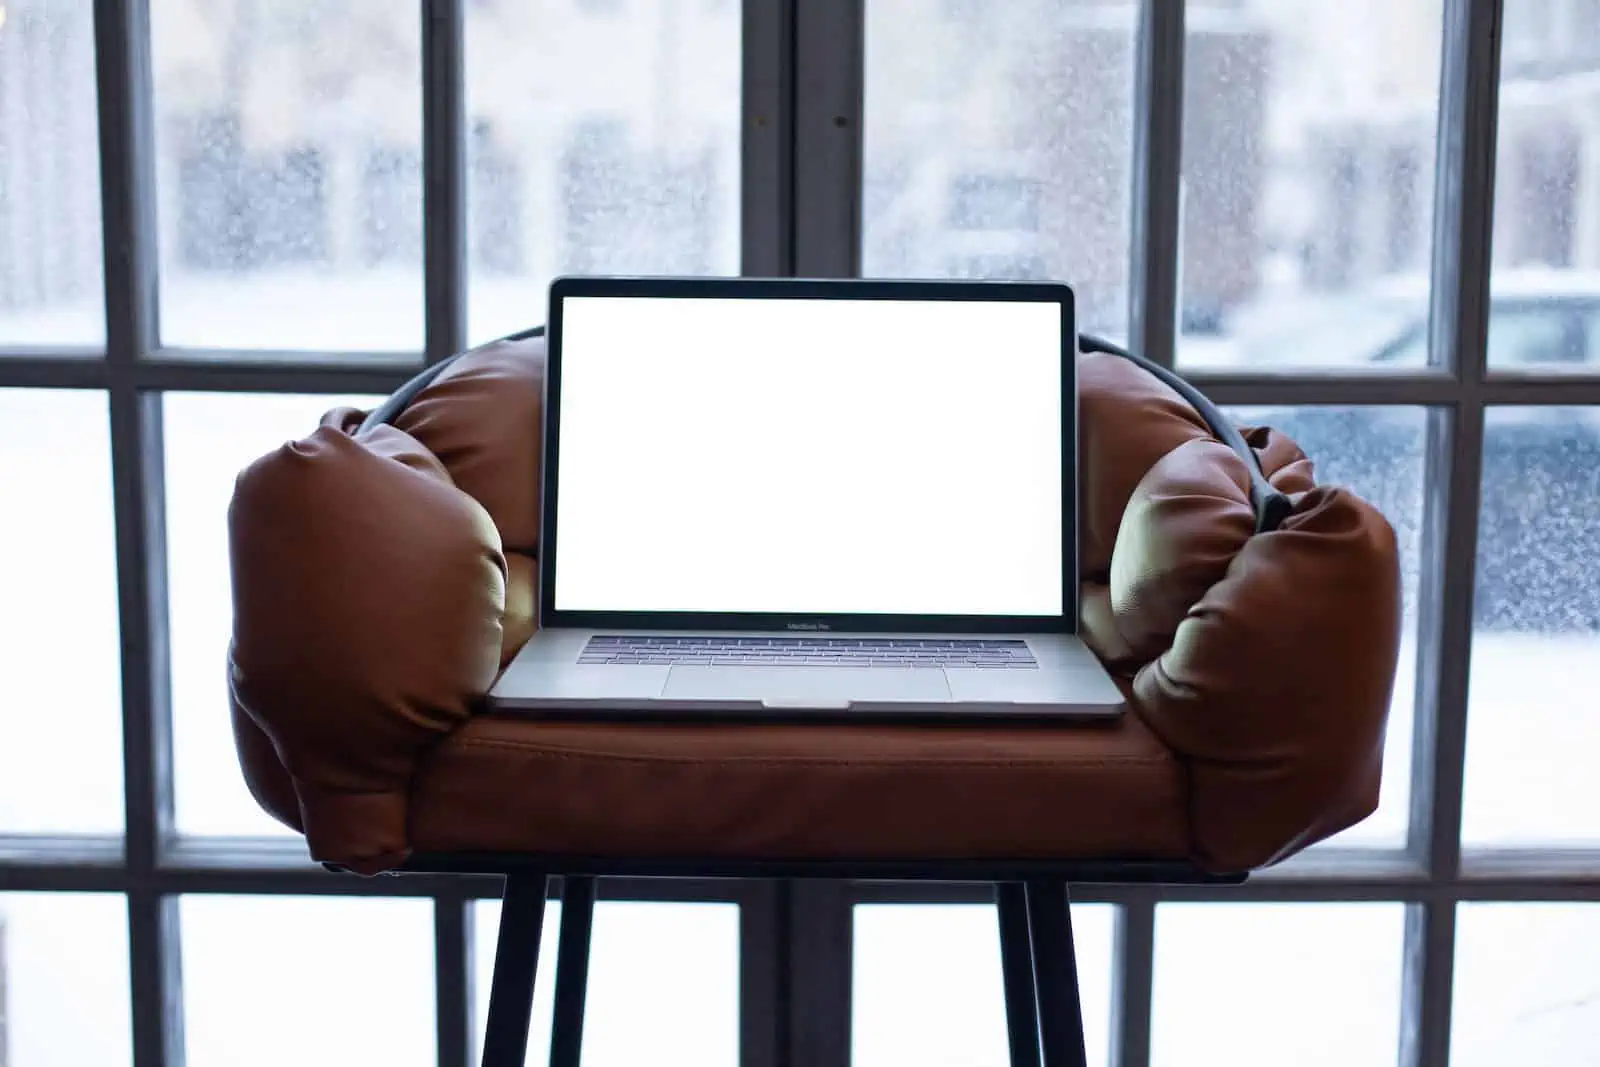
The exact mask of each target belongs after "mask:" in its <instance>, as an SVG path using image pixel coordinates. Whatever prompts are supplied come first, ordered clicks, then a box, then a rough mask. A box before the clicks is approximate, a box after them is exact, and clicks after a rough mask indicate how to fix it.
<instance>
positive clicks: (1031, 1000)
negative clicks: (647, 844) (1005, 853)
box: [405, 854, 1246, 1067]
mask: <svg viewBox="0 0 1600 1067" xmlns="http://www.w3.org/2000/svg"><path fill="white" fill-rule="evenodd" d="M405 870H406V871H407V872H411V873H430V874H499V875H504V876H505V891H504V896H503V903H502V907H501V912H500V931H499V939H498V941H497V943H496V947H495V957H494V979H493V982H492V984H491V986H490V989H489V1021H488V1026H487V1029H486V1030H485V1032H484V1037H483V1055H482V1060H481V1062H482V1067H522V1064H523V1062H524V1058H525V1057H526V1055H527V1047H528V1030H529V1026H530V1023H531V1020H532V1014H533V990H534V978H535V976H536V975H537V973H538V969H539V953H540V950H541V945H540V941H541V935H542V934H543V930H544V909H545V900H546V898H547V896H548V895H549V890H550V885H551V881H552V879H554V878H558V877H559V878H561V879H562V893H561V901H562V906H561V927H560V933H559V942H558V945H557V948H556V974H555V1007H554V1016H553V1021H552V1024H551V1034H550V1067H579V1060H580V1058H581V1053H582V1048H583V1017H584V1003H585V999H586V993H587V987H588V980H589V942H590V933H591V929H592V926H593V922H594V906H595V899H596V896H597V888H598V881H599V879H600V878H602V877H607V876H611V877H627V878H639V877H658V878H690V877H693V878H825V879H850V880H864V881H886V882H896V881H933V882H966V883H971V882H989V883H992V884H993V885H994V887H995V903H996V905H997V911H998V914H999V926H1000V962H1001V977H1002V981H1003V984H1004V994H1005V1006H1006V1030H1007V1036H1008V1039H1009V1043H1010V1050H1011V1064H1012V1067H1088V1061H1087V1052H1086V1050H1085V1045H1084V1034H1083V1008H1082V1005H1081V1003H1080V1000H1079V995H1078V965H1077V952H1076V948H1075V945H1074V942H1073V936H1072V915H1071V910H1070V908H1069V904H1070V902H1071V895H1070V892H1069V886H1071V885H1085V884H1089V885H1095V884H1130V883H1134V884H1166V885H1194V884H1212V885H1215V884H1238V883H1240V882H1243V881H1244V880H1245V877H1246V876H1245V875H1218V874H1208V873H1206V872H1204V871H1202V870H1200V869H1198V868H1196V867H1193V866H1190V865H1189V864H1186V863H1182V862H1178V861H1151V860H1126V861H1123V860H1105V861H1079V862H1061V863H1050V862H1042V861H1023V862H1012V863H996V862H977V861H971V862H957V863H952V862H948V861H946V862H930V863H913V862H907V861H895V862H871V861H867V862H860V863H850V862H844V861H832V860H828V861H809V862H805V861H800V862H793V863H785V862H755V861H750V862H728V861H721V862H718V861H706V862H695V861H688V860H657V861H651V860H638V861H619V860H588V859H582V858H574V857H544V856H533V855H528V856H523V855H493V854H491V855H453V854H452V855H433V856H416V857H413V859H412V860H411V862H410V863H408V864H407V865H406V868H405Z"/></svg>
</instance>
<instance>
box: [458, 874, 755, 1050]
mask: <svg viewBox="0 0 1600 1067" xmlns="http://www.w3.org/2000/svg"><path fill="white" fill-rule="evenodd" d="M474 909H475V912H474V915H473V928H474V937H475V943H474V946H473V948H474V953H473V960H474V963H475V965H476V968H477V970H476V973H475V975H474V976H473V977H474V985H473V988H474V989H475V991H476V997H475V1004H474V1010H475V1011H476V1018H477V1030H476V1033H477V1035H478V1040H479V1042H480V1044H481V1042H482V1038H483V1031H484V1026H485V1025H486V1024H487V1022H488V1018H489V988H490V985H491V983H492V982H493V977H494V950H495V940H496V935H497V933H498V926H499V923H500V902H499V901H496V900H490V901H483V902H481V903H478V904H476V905H474ZM560 921H561V905H560V904H559V903H551V904H550V905H549V906H547V907H546V908H545V915H544V935H543V939H542V942H541V946H540V951H539V974H538V976H537V978H535V980H534V982H535V984H534V993H533V1027H532V1029H531V1032H530V1033H529V1036H528V1054H527V1058H526V1062H527V1063H528V1065H529V1067H537V1065H542V1064H545V1063H548V1062H549V1060H550V1019H551V1014H552V1010H553V1008H554V1004H555V988H554V984H555V973H556V968H555V961H556V943H557V938H556V935H557V932H558V931H559V929H560ZM589 951H590V958H589V986H588V989H589V993H588V998H587V1003H586V1005H585V1010H584V1019H583V1063H584V1067H633V1065H635V1064H641V1063H692V1064H695V1065H696V1067H736V1065H737V1064H738V1062H739V908H738V905H735V904H657V903H634V902H627V901H601V902H600V903H599V904H598V905H596V906H595V912H594V939H593V942H592V943H591V945H590V950H589ZM473 1058H474V1060H476V1058H477V1057H476V1055H474V1057H473Z"/></svg>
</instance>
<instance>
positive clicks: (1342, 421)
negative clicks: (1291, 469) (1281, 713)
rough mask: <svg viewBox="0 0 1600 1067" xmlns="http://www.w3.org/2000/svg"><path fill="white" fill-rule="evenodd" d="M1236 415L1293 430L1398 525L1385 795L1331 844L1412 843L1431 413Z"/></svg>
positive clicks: (1241, 411)
mask: <svg viewBox="0 0 1600 1067" xmlns="http://www.w3.org/2000/svg"><path fill="white" fill-rule="evenodd" d="M1229 415H1230V417H1232V418H1233V419H1234V420H1235V421H1236V422H1239V423H1241V424H1244V425H1250V426H1272V427H1275V428H1276V429H1279V430H1282V431H1283V432H1284V433H1286V434H1288V435H1289V436H1290V437H1292V438H1293V439H1294V440H1295V442H1296V443H1297V444H1299V445H1300V447H1301V448H1302V449H1304V450H1305V453H1306V455H1308V456H1310V457H1311V460H1312V462H1313V463H1314V464H1315V466H1316V472H1317V481H1318V482H1319V483H1322V484H1325V485H1345V486H1349V487H1350V488H1351V489H1352V490H1354V491H1355V492H1356V493H1358V494H1360V495H1361V496H1362V498H1364V499H1365V500H1367V501H1368V502H1369V503H1371V504H1372V505H1373V506H1374V507H1376V508H1377V509H1378V510H1379V511H1380V512H1382V513H1383V515H1384V516H1385V517H1386V518H1387V519H1388V520H1389V522H1390V523H1391V524H1392V525H1393V526H1394V528H1395V535H1396V538H1397V539H1398V541H1399V545H1400V580H1401V587H1400V588H1401V596H1402V598H1403V605H1404V616H1403V622H1402V629H1401V641H1400V660H1399V665H1398V670H1397V673H1396V678H1395V685H1394V698H1393V700H1392V701H1391V703H1390V706H1389V732H1388V738H1387V740H1386V742H1385V744H1384V752H1383V795H1382V798H1381V800H1380V802H1379V805H1378V810H1377V811H1376V812H1375V813H1374V814H1373V815H1372V816H1370V817H1369V818H1367V819H1366V820H1365V821H1363V822H1361V823H1358V824H1357V825H1356V826H1353V827H1351V828H1350V829H1349V830H1346V831H1345V832H1344V833H1342V834H1339V835H1338V836H1337V837H1334V838H1332V839H1330V840H1329V841H1328V842H1327V844H1328V845H1333V846H1337V847H1348V846H1351V845H1360V846H1386V847H1398V846H1399V845H1401V844H1403V843H1404V842H1405V836H1406V826H1407V816H1408V814H1409V810H1410V803H1411V738H1412V725H1413V722H1414V719H1413V714H1412V709H1413V705H1414V704H1415V698H1416V668H1417V596H1418V579H1419V574H1420V566H1421V551H1422V512H1423V493H1422V488H1423V484H1424V477H1425V462H1424V448H1425V442H1426V436H1427V412H1426V411H1425V410H1424V409H1422V408H1412V407H1297V408H1264V407H1263V408H1234V409H1231V410H1230V411H1229Z"/></svg>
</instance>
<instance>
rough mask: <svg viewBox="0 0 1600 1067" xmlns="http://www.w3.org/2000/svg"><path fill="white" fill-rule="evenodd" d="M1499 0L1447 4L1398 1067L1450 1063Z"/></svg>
mask: <svg viewBox="0 0 1600 1067" xmlns="http://www.w3.org/2000/svg"><path fill="white" fill-rule="evenodd" d="M1501 16H1502V4H1501V0H1448V2H1446V4H1445V8H1444V35H1443V47H1444V52H1443V57H1442V60H1443V61H1442V63H1441V82H1440V94H1439V95H1440V103H1439V156H1438V169H1437V173H1436V180H1435V216H1434V240H1433V278H1432V280H1433V285H1432V295H1431V301H1430V307H1429V351H1430V354H1431V355H1433V356H1435V357H1442V359H1441V360H1440V361H1441V362H1446V363H1447V364H1448V365H1449V366H1450V367H1451V368H1452V370H1453V372H1454V379H1455V384H1456V403H1455V404H1454V405H1453V407H1452V408H1451V409H1450V410H1448V411H1435V412H1434V413H1432V415H1431V417H1430V426H1429V431H1428V455H1427V462H1428V464H1429V465H1428V468H1427V470H1428V473H1429V474H1430V475H1435V476H1434V477H1433V478H1432V479H1430V484H1428V485H1427V487H1426V494H1425V498H1426V500H1425V502H1426V512H1425V518H1424V530H1423V546H1422V558H1423V559H1424V561H1427V562H1426V563H1425V568H1424V572H1423V575H1422V587H1421V603H1420V604H1419V611H1420V617H1419V638H1420V644H1421V647H1420V650H1419V655H1420V660H1419V663H1418V669H1417V691H1416V707H1417V726H1416V731H1417V733H1416V744H1415V746H1414V751H1415V752H1416V754H1417V755H1416V758H1415V761H1414V767H1413V790H1412V809H1411V824H1410V825H1411V838H1410V842H1409V844H1410V847H1411V849H1412V851H1413V854H1415V855H1417V856H1418V857H1419V858H1421V859H1423V860H1425V862H1426V866H1427V870H1428V877H1429V879H1430V882H1431V883H1432V884H1433V885H1434V886H1435V887H1439V888H1444V889H1447V890H1449V891H1448V892H1445V893H1442V894H1437V895H1433V896H1431V897H1429V898H1428V899H1427V900H1426V901H1425V902H1424V903H1423V904H1421V905H1420V906H1413V907H1411V908H1409V909H1408V910H1407V918H1406V944H1405V978H1404V983H1405V985H1404V991H1403V994H1402V996H1403V1001H1402V1003H1403V1010H1402V1031H1401V1058H1400V1062H1401V1064H1402V1067H1431V1065H1434V1064H1444V1063H1446V1062H1447V1061H1448V1059H1449V1055H1450V1030H1451V1010H1452V1001H1453V995H1454V994H1453V987H1454V982H1453V979H1454V964H1455V942H1456V938H1455V933H1456V901H1457V897H1458V895H1459V888H1460V867H1461V824H1462V819H1461V812H1462V804H1463V797H1464V783H1465V763H1466V740H1467V707H1468V700H1469V685H1470V679H1471V655H1472V630H1473V601H1474V593H1475V588H1474V586H1475V571H1476V565H1477V548H1478V518H1479V504H1480V499H1481V495H1482V485H1481V477H1482V469H1483V441H1484V394H1485V379H1486V377H1487V341H1488V328H1489V324H1488V305H1489V271H1490V264H1491V258H1492V244H1493V236H1494V179H1495V153H1496V149H1497V127H1498V114H1497V111H1498V105H1499V91H1500V25H1501Z"/></svg>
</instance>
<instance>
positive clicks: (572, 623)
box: [539, 276, 1078, 634]
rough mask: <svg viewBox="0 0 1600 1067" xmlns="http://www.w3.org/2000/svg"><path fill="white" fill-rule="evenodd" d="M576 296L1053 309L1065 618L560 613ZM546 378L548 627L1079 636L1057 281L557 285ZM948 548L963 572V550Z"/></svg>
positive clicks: (572, 279)
mask: <svg viewBox="0 0 1600 1067" xmlns="http://www.w3.org/2000/svg"><path fill="white" fill-rule="evenodd" d="M574 297H643V298H650V297H655V298H663V297H664V298H684V299H695V298H700V299H749V300H761V299H783V300H901V301H978V302H985V303H993V302H996V301H1009V302H1016V303H1051V304H1057V305H1058V306H1059V307H1060V309H1061V394H1062V395H1061V422H1062V426H1061V430H1062V432H1061V450H1062V455H1061V507H1062V516H1061V522H1062V526H1061V529H1062V538H1061V540H1062V568H1061V576H1062V585H1063V588H1062V591H1061V604H1062V611H1061V613H1060V614H1052V615H919V614H898V613H895V614H874V615H866V614H857V613H841V614H816V613H804V614H799V613H786V612H702V611H684V612H660V611H579V610H572V609H565V610H560V609H557V608H556V564H557V560H558V558H559V552H560V545H559V543H558V537H557V533H556V508H557V499H558V494H559V492H560V489H559V484H558V483H559V470H560V426H561V404H560V397H561V358H562V351H561V349H562V306H563V303H564V301H566V300H567V299H569V298H574ZM547 333H548V336H547V338H546V352H547V354H546V364H545V377H544V419H543V421H544V427H543V430H544V441H543V444H544V461H543V463H541V464H540V469H541V478H540V489H539V492H540V502H539V508H540V539H539V621H540V625H541V626H543V627H560V628H569V629H570V628H583V629H641V630H644V629H649V630H734V631H739V630H768V631H772V630H778V631H793V632H824V633H826V632H840V633H893V632H917V633H935V634H936V633H1020V632H1033V633H1076V632H1077V624H1078V536H1077V529H1078V525H1077V510H1078V464H1077V451H1078V447H1077V444H1078V403H1077V393H1078V390H1077V366H1076V358H1077V347H1078V345H1077V336H1078V335H1077V328H1076V321H1075V308H1074V303H1073V295H1072V289H1071V288H1070V287H1069V286H1067V285H1065V284H1063V283H1059V282H972V281H885V280H857V279H839V280H822V279H804V280H802V279H788V278H646V277H632V278H621V277H583V276H569V277H562V278H557V279H556V280H555V281H554V282H552V283H551V286H550V303H549V311H548V331H547ZM958 538H959V532H957V539H954V540H953V541H952V544H951V563H952V565H953V566H958V565H959V563H960V559H961V554H962V552H963V551H964V546H963V545H962V544H961V543H960V541H959V539H958Z"/></svg>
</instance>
